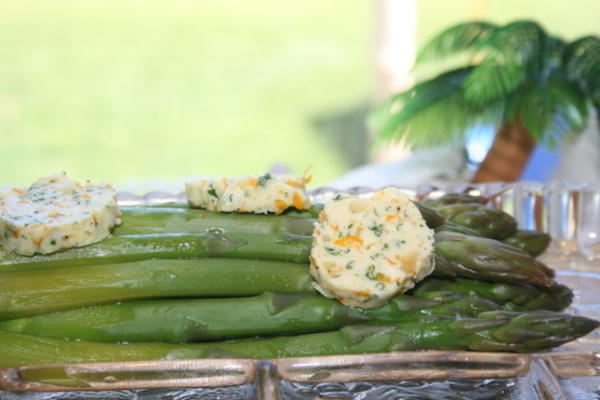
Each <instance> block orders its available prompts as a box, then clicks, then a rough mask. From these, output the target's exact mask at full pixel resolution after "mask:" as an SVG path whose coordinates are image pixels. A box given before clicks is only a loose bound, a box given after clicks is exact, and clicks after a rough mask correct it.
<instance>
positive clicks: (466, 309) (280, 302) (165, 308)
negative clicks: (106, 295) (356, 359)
mask: <svg viewBox="0 0 600 400" xmlns="http://www.w3.org/2000/svg"><path fill="white" fill-rule="evenodd" d="M429 295H430V296H431V295H432V293H431V292H430V293H429ZM498 308H499V306H498V305H496V304H495V303H492V302H490V301H487V300H483V299H480V298H476V297H466V298H464V297H462V296H459V295H451V296H448V295H445V294H441V295H439V296H437V297H436V300H430V299H427V298H425V297H423V298H418V297H412V296H406V295H399V296H396V297H395V298H393V299H392V300H391V301H390V303H388V304H387V305H385V306H384V307H381V308H379V309H377V310H363V309H360V308H354V307H349V306H344V305H342V304H341V303H339V302H338V301H335V300H331V299H328V298H325V297H322V296H318V295H284V294H273V293H264V294H262V295H259V296H255V297H242V298H225V299H162V300H145V301H132V302H126V303H120V304H110V305H102V306H93V307H86V308H81V309H75V310H67V311H62V312H55V313H49V314H42V315H36V316H32V317H24V318H17V319H12V320H6V321H0V330H5V331H11V332H16V333H26V334H33V335H39V336H47V337H55V338H64V339H79V340H89V341H96V342H157V341H159V342H170V343H186V342H195V341H213V340H222V339H227V338H240V337H251V336H264V335H275V334H293V333H300V332H318V331H330V330H335V329H340V328H342V327H343V326H345V325H351V324H357V323H361V322H366V321H378V322H399V321H430V320H434V319H436V318H438V317H440V316H461V317H465V316H475V315H477V314H479V313H481V312H483V311H488V310H495V309H498Z"/></svg>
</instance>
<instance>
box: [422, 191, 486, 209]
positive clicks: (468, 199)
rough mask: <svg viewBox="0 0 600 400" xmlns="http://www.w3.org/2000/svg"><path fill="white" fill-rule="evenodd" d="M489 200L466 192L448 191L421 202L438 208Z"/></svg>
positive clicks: (482, 202) (480, 202)
mask: <svg viewBox="0 0 600 400" xmlns="http://www.w3.org/2000/svg"><path fill="white" fill-rule="evenodd" d="M488 201H489V199H488V198H487V197H483V196H472V195H470V194H466V193H448V194H445V195H443V196H441V197H438V198H436V199H432V198H426V199H423V200H421V203H422V204H424V205H426V206H428V207H431V208H438V207H443V206H447V205H450V204H486V203H487V202H488Z"/></svg>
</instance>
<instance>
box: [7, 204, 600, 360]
mask: <svg viewBox="0 0 600 400" xmlns="http://www.w3.org/2000/svg"><path fill="white" fill-rule="evenodd" d="M484 203H485V201H484V200H483V199H482V198H477V197H470V196H464V195H451V196H445V197H442V198H440V199H436V200H428V201H424V202H423V203H421V204H418V207H419V209H420V211H421V213H422V215H423V217H424V218H425V220H426V222H427V225H428V226H429V227H431V228H435V229H436V230H437V232H438V233H437V234H436V236H435V242H436V243H435V260H436V266H435V270H434V273H433V275H432V276H430V277H428V278H426V279H425V280H424V281H422V282H421V283H420V284H418V285H417V287H415V288H414V289H413V290H412V291H410V292H408V293H406V294H403V295H398V296H396V297H395V298H393V299H392V301H390V302H389V303H388V304H387V305H385V306H384V307H382V308H379V309H376V310H363V309H358V308H353V307H349V306H344V305H342V304H340V303H338V302H337V301H335V300H330V299H327V298H324V297H322V296H320V295H317V294H316V293H315V292H314V290H313V288H312V285H311V277H310V274H309V271H308V264H307V263H308V256H309V253H310V246H311V234H312V229H313V219H314V217H315V213H314V212H313V211H305V212H293V213H289V214H282V215H249V214H244V215H241V214H222V213H215V212H209V211H203V210H194V209H188V208H186V207H179V206H162V207H129V208H125V209H123V210H122V211H123V224H122V225H121V226H119V227H118V228H116V229H115V230H114V232H113V236H112V237H111V238H109V239H107V240H105V241H103V242H100V243H97V244H93V245H90V246H87V247H84V248H80V249H72V250H67V251H64V252H61V253H55V254H51V255H44V256H33V257H23V256H16V255H14V254H12V253H8V252H2V253H0V284H1V285H2V288H3V289H2V291H1V292H0V366H18V365H26V364H32V363H36V364H39V363H57V362H93V361H117V360H147V359H172V358H198V357H253V358H272V357H287V356H303V355H326V354H351V353H363V352H384V351H392V350H419V349H469V350H487V351H496V350H501V351H535V350H538V349H546V348H551V347H554V346H557V345H560V344H561V343H564V342H566V341H569V340H573V339H575V338H577V337H579V336H582V335H585V334H587V333H588V332H590V331H591V330H593V329H595V328H596V327H597V326H598V323H597V322H596V321H593V320H590V319H587V318H584V317H579V316H571V315H568V314H563V313H559V312H558V311H561V310H563V309H564V308H565V307H567V306H568V305H569V304H570V302H571V299H572V292H571V291H570V290H569V289H568V288H566V287H564V286H562V285H560V284H558V283H556V282H554V280H553V273H552V271H551V270H549V269H548V268H547V267H546V266H544V265H543V264H542V263H541V262H539V261H538V260H536V259H535V258H534V256H535V255H538V254H540V253H541V252H542V251H543V250H544V249H545V247H546V246H547V245H548V243H549V237H548V236H547V235H545V234H541V233H537V232H524V231H518V230H517V227H516V223H515V221H514V219H512V217H510V216H508V215H507V214H505V213H503V212H501V211H499V210H494V209H490V208H487V207H485V206H484V205H483V204H484ZM430 206H431V207H430ZM499 240H502V241H499ZM311 332H313V333H311ZM200 341H201V342H206V343H192V344H190V342H200ZM102 342H104V343H102ZM125 342H127V344H125ZM133 342H138V343H133Z"/></svg>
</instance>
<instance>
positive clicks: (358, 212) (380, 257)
mask: <svg viewBox="0 0 600 400" xmlns="http://www.w3.org/2000/svg"><path fill="white" fill-rule="evenodd" d="M433 267H434V264H433V231H432V230H431V229H429V228H428V227H427V225H426V223H425V221H424V219H423V217H422V216H421V213H420V212H419V210H418V209H417V207H416V206H415V205H414V204H413V203H412V201H410V199H409V198H408V196H406V195H405V194H404V193H403V192H402V191H400V190H399V189H396V188H386V189H383V190H379V191H377V192H374V193H373V194H372V195H370V196H369V197H367V198H359V197H356V196H351V195H338V196H336V197H335V198H333V199H332V200H331V201H329V202H328V203H327V204H326V205H325V208H324V209H323V211H322V212H321V214H320V215H319V220H318V222H317V223H316V224H315V230H314V232H313V245H312V249H311V258H310V271H311V274H312V276H313V278H314V279H315V280H316V282H314V283H313V285H314V287H315V289H317V290H318V291H319V292H321V293H322V294H323V295H324V296H326V297H329V298H333V299H337V300H339V301H340V302H342V303H344V304H347V305H350V306H356V307H361V308H378V307H381V306H383V305H384V304H385V303H387V302H388V300H389V299H390V298H391V297H393V296H395V295H397V294H399V293H403V292H405V291H407V290H408V289H411V288H412V287H413V286H414V285H415V283H416V282H418V281H420V280H422V279H423V278H425V277H426V276H427V275H429V274H430V273H431V272H432V271H433Z"/></svg>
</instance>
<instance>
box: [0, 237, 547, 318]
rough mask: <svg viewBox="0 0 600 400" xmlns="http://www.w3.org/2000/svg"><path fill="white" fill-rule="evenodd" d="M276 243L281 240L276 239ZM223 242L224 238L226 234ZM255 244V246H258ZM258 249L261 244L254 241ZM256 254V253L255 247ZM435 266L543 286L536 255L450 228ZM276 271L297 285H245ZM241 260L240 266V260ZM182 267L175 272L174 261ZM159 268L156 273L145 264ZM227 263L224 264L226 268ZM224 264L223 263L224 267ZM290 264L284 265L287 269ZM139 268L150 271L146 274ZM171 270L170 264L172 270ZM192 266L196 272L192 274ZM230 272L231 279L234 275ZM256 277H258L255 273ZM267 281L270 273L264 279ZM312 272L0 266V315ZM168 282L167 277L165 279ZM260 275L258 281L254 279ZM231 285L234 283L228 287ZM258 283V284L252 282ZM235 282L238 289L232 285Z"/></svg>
mask: <svg viewBox="0 0 600 400" xmlns="http://www.w3.org/2000/svg"><path fill="white" fill-rule="evenodd" d="M290 241H291V244H290V246H293V249H294V251H297V253H295V254H297V256H298V259H307V258H308V254H309V252H310V242H311V241H310V238H290ZM277 245H278V246H279V245H281V244H277ZM224 246H226V247H227V246H229V244H228V243H227V242H226V243H225V244H224ZM257 247H259V246H257ZM259 250H260V249H259ZM254 255H255V256H256V257H259V256H260V254H259V253H258V251H257V252H256V253H254ZM435 258H436V266H435V270H434V275H435V276H449V277H457V276H460V277H472V278H476V279H481V280H489V281H494V282H512V283H533V284H539V285H544V286H550V285H551V284H552V279H551V276H550V273H549V272H548V271H547V270H546V269H545V268H546V267H544V266H543V264H541V263H540V262H538V261H536V260H535V259H533V258H532V257H530V256H529V255H527V254H526V253H524V252H521V251H520V250H518V249H515V248H514V247H512V246H510V245H506V244H504V243H502V242H498V241H495V240H491V239H485V238H478V237H472V236H466V235H460V234H456V233H449V232H442V233H437V234H436V244H435ZM211 263H214V265H219V266H220V265H223V266H227V267H226V268H231V269H234V270H235V271H236V275H231V276H227V278H228V279H230V280H232V281H231V282H230V285H231V287H230V289H227V290H225V291H223V292H219V291H218V290H217V288H220V287H222V282H221V281H220V280H222V279H223V277H222V276H221V275H219V274H218V273H216V272H214V273H215V274H216V275H215V277H213V276H212V275H211V274H210V273H209V272H208V271H206V272H205V270H208V269H209V268H207V267H206V266H208V265H211ZM263 265H264V266H265V269H267V270H268V269H269V268H270V269H272V270H274V271H277V268H278V267H279V268H280V270H279V271H277V272H278V273H279V274H280V275H284V276H285V279H284V280H283V282H288V284H289V285H292V284H293V285H294V287H295V288H296V289H298V288H303V289H302V290H301V291H291V292H290V291H289V289H286V290H280V289H279V287H278V286H269V285H265V286H260V285H258V288H253V286H248V287H246V286H244V285H245V281H244V280H248V279H252V276H253V275H252V274H253V273H259V272H254V269H257V270H260V268H259V267H260V266H263ZM246 266H248V269H247V270H246V271H245V270H244V268H245V267H246ZM180 268H183V269H184V273H183V274H180V273H179V272H177V271H178V269H180ZM155 270H157V271H158V270H160V271H164V272H161V273H158V272H152V271H155ZM226 270H227V269H226ZM226 270H225V271H226ZM291 270H294V271H296V272H295V273H291V272H290V273H287V272H286V271H291ZM144 271H151V272H150V273H148V274H145V273H144ZM171 271H175V272H171ZM194 271H196V272H197V273H196V275H194ZM160 274H163V275H165V276H169V275H170V274H172V275H175V276H177V277H179V276H180V275H181V276H182V283H181V285H182V289H181V290H178V286H177V284H175V282H176V281H177V280H175V279H173V283H172V285H171V286H169V289H168V290H167V289H165V288H164V287H163V286H164V285H163V286H161V285H160V284H159V283H157V279H154V280H153V276H154V275H158V276H160ZM234 279H237V280H234ZM256 279H260V278H258V277H257V278H256ZM194 280H201V281H202V282H203V284H202V285H200V286H199V288H203V287H208V288H211V286H210V285H211V282H212V281H218V282H217V283H216V284H215V286H214V287H215V291H213V292H210V293H203V292H202V290H204V289H199V290H197V291H190V290H189V289H188V287H189V285H186V283H187V282H191V281H194ZM268 281H269V282H270V283H269V284H271V283H272V281H273V279H271V280H268ZM310 281H311V278H310V276H309V273H308V267H307V266H306V265H305V264H298V265H292V264H288V263H276V262H268V261H247V260H234V259H209V260H204V259H198V260H145V261H137V262H133V263H124V264H107V265H89V266H76V267H69V268H58V269H43V270H31V271H27V270H19V271H3V272H0V285H2V287H3V290H2V291H1V292H0V319H1V318H4V319H6V318H16V317H19V316H25V315H33V314H36V313H43V312H50V311H57V310H62V309H67V308H77V307H82V306H86V305H94V304H105V303H110V302H116V301H124V300H133V299H141V298H150V297H153V298H158V297H166V296H180V297H181V296H205V297H207V296H209V295H214V296H227V295H231V296H236V295H237V296H245V295H255V294H260V293H262V292H263V291H275V292H286V293H311V292H312V289H311V288H310ZM169 282H171V280H169ZM259 282H260V281H259ZM231 288H236V289H235V290H234V289H231ZM259 288H262V289H261V290H259ZM236 290H239V291H238V292H236ZM39 292H42V293H43V299H44V301H38V299H36V296H37V297H39V296H40V295H39V294H38V293H39Z"/></svg>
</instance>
